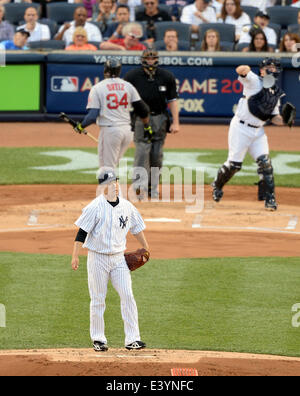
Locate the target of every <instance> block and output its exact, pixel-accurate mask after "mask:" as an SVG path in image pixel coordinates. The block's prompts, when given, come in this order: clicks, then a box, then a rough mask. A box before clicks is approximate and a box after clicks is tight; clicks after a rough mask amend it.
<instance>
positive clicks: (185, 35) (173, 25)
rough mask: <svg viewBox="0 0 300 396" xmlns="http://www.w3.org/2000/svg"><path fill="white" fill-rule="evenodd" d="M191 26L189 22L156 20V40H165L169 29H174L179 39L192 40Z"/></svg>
mask: <svg viewBox="0 0 300 396" xmlns="http://www.w3.org/2000/svg"><path fill="white" fill-rule="evenodd" d="M190 28H191V26H190V25H188V24H187V23H181V22H171V21H170V22H156V23H155V31H156V40H157V41H159V40H163V38H164V34H165V31H166V30H168V29H174V30H176V32H177V33H178V39H179V40H185V41H189V40H190Z"/></svg>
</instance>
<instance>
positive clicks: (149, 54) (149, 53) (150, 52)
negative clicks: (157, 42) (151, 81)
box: [141, 48, 159, 72]
mask: <svg viewBox="0 0 300 396" xmlns="http://www.w3.org/2000/svg"><path fill="white" fill-rule="evenodd" d="M148 58H152V59H155V62H154V63H153V64H151V65H149V64H148V62H147V59H148ZM158 60H159V56H158V52H157V51H156V50H155V49H153V48H148V49H145V50H144V51H143V53H142V57H141V63H142V66H143V67H144V68H145V69H147V70H149V71H150V72H153V71H154V70H155V69H156V68H157V66H158Z"/></svg>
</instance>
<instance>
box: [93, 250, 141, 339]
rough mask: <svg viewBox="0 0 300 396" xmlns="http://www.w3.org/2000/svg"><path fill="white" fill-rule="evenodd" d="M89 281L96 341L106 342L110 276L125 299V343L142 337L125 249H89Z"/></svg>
mask: <svg viewBox="0 0 300 396" xmlns="http://www.w3.org/2000/svg"><path fill="white" fill-rule="evenodd" d="M87 268H88V284H89V292H90V297H91V304H90V335H91V339H92V340H93V341H101V342H104V343H105V344H106V343H107V339H106V337H105V334H104V330H105V325H104V311H105V307H106V305H105V299H106V293H107V286H108V282H109V279H110V280H111V282H112V285H113V287H114V288H115V289H116V291H117V292H118V294H119V296H120V300H121V313H122V318H123V322H124V332H125V345H128V344H131V343H132V342H134V341H140V332H139V324H138V311H137V306H136V302H135V299H134V296H133V292H132V283H131V275H130V271H129V269H128V267H127V264H126V261H125V258H124V253H121V254H115V255H107V254H101V253H97V252H93V251H91V250H89V252H88V261H87Z"/></svg>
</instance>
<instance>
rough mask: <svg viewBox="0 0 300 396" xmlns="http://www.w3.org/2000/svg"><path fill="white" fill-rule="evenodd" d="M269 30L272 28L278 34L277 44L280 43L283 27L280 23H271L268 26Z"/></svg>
mask: <svg viewBox="0 0 300 396" xmlns="http://www.w3.org/2000/svg"><path fill="white" fill-rule="evenodd" d="M268 27H269V28H272V29H273V30H275V32H276V34H277V43H279V41H280V38H281V36H282V35H281V30H282V29H281V25H279V24H278V23H269V25H268Z"/></svg>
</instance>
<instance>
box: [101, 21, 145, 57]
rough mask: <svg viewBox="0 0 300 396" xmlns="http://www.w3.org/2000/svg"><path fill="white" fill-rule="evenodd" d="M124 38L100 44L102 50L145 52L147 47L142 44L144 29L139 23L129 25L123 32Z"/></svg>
mask: <svg viewBox="0 0 300 396" xmlns="http://www.w3.org/2000/svg"><path fill="white" fill-rule="evenodd" d="M122 35H123V36H124V38H119V39H110V40H108V41H103V42H102V43H101V44H100V49H102V50H118V51H120V50H121V51H144V50H145V49H146V47H145V46H144V44H142V43H141V42H140V40H139V39H140V38H141V37H143V28H142V26H141V25H140V24H139V23H136V22H131V23H127V24H126V25H125V26H124V27H123V30H122Z"/></svg>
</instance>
